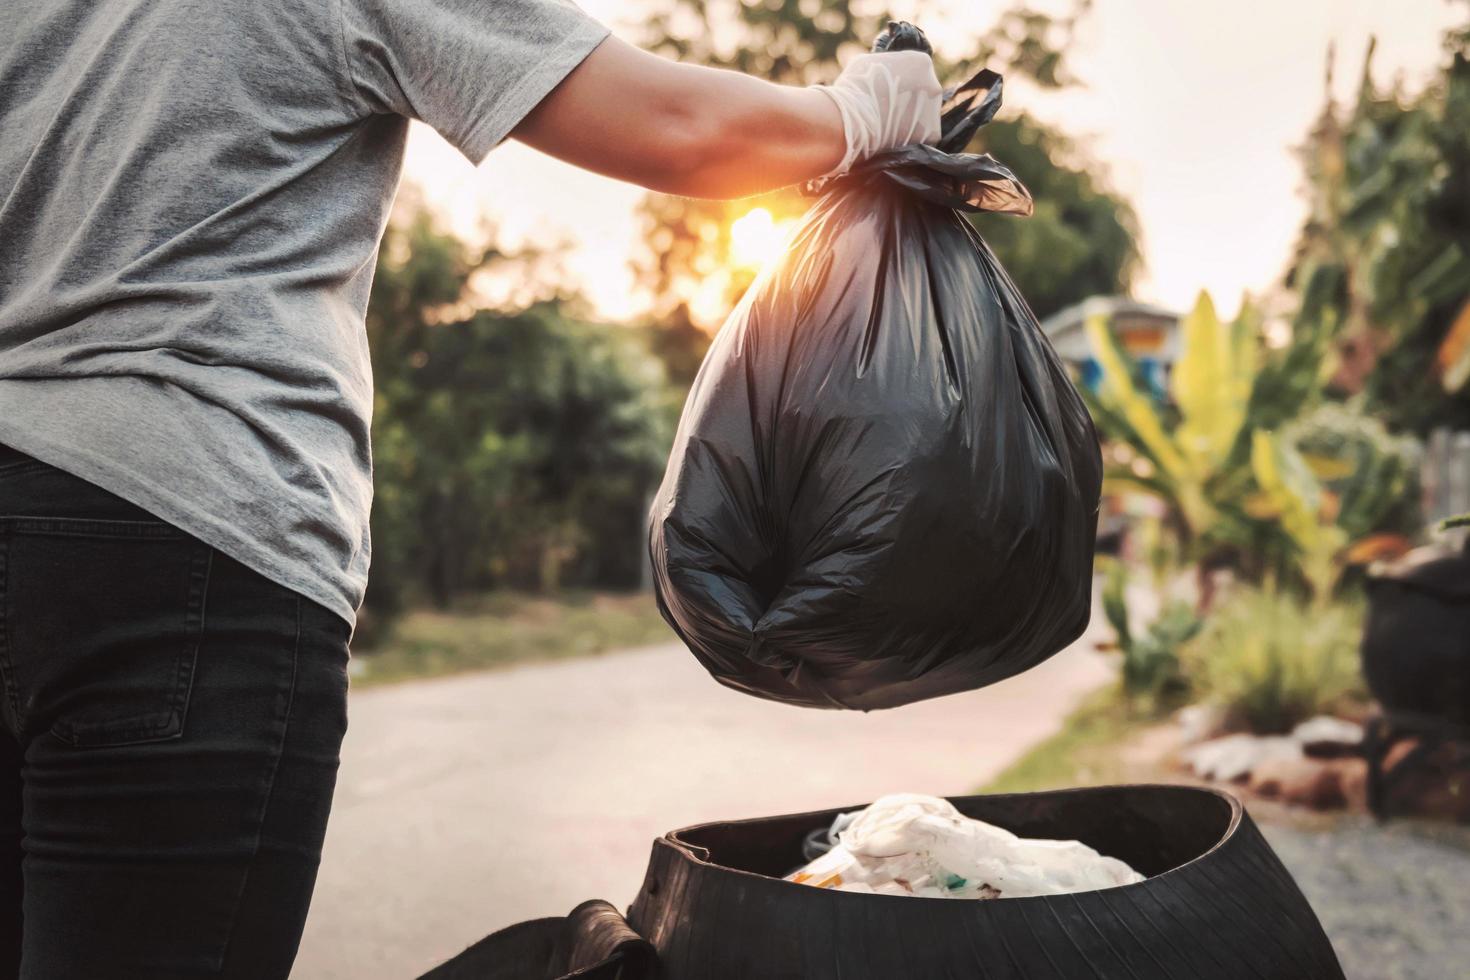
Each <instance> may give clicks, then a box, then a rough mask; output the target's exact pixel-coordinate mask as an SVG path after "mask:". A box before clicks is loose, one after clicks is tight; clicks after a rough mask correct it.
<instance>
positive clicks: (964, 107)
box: [802, 21, 1034, 217]
mask: <svg viewBox="0 0 1470 980" xmlns="http://www.w3.org/2000/svg"><path fill="white" fill-rule="evenodd" d="M873 50H874V51H909V50H916V51H924V52H926V53H930V54H932V53H933V49H932V48H931V47H930V45H929V41H928V39H927V38H926V37H924V33H923V32H922V31H920V30H919V29H918V28H917V27H914V26H913V25H912V24H908V23H905V22H902V21H890V22H889V24H888V28H887V30H885V31H884V32H883V33H882V34H881V35H879V37H878V39H877V40H876V41H875V42H874V43H873ZM1003 89H1004V79H1003V78H1002V77H1001V75H1000V74H999V73H998V72H994V71H991V70H990V69H989V68H985V69H981V70H980V71H979V72H976V73H975V75H974V76H973V77H971V78H970V80H969V81H967V82H965V83H964V84H962V85H960V86H958V87H957V88H954V89H947V90H945V93H944V106H943V108H942V110H941V114H940V136H939V141H938V142H937V143H935V144H934V145H932V146H931V145H929V144H927V143H911V144H909V145H908V146H903V147H899V148H897V149H893V150H886V151H884V152H882V153H878V154H875V155H874V156H872V157H869V158H868V159H867V160H865V161H863V162H862V163H861V164H859V165H857V166H856V167H854V168H852V169H851V170H849V171H848V172H847V173H844V174H840V175H838V176H835V177H823V178H820V179H818V180H814V181H809V182H807V183H806V184H805V185H803V187H802V190H803V192H804V193H806V194H808V195H812V196H816V195H820V194H825V193H826V192H827V191H829V190H835V189H840V188H842V187H845V186H855V185H857V184H865V183H869V182H871V181H874V180H886V181H889V182H891V183H893V184H896V185H898V186H899V187H902V188H903V189H904V190H906V191H908V192H909V193H912V194H915V195H917V196H919V197H921V198H923V199H924V200H926V201H932V202H933V203H935V204H939V205H943V206H944V207H949V208H954V209H955V210H957V211H971V212H980V211H989V212H993V213H996V214H1015V215H1021V216H1022V217H1029V216H1030V215H1031V213H1032V211H1033V209H1034V206H1033V203H1032V200H1031V192H1030V191H1028V190H1027V189H1026V185H1024V184H1022V183H1021V181H1020V179H1019V178H1017V177H1016V175H1015V174H1014V173H1012V172H1011V170H1010V168H1009V167H1007V166H1006V165H1005V164H1003V163H1001V162H1000V161H998V160H996V159H995V158H994V157H992V156H991V155H990V154H988V153H966V152H965V147H967V146H968V145H969V144H970V140H971V139H973V138H974V136H975V133H977V132H978V131H979V130H980V127H981V126H984V125H985V124H986V123H988V122H990V120H991V119H993V118H995V114H996V112H997V111H999V109H1000V104H1001V94H1002V91H1003Z"/></svg>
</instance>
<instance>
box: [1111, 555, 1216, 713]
mask: <svg viewBox="0 0 1470 980" xmlns="http://www.w3.org/2000/svg"><path fill="white" fill-rule="evenodd" d="M1126 587H1127V573H1126V572H1125V571H1124V568H1123V564H1122V563H1121V562H1116V561H1112V562H1108V563H1107V566H1106V572H1105V577H1104V579H1103V592H1102V607H1103V613H1104V615H1106V616H1107V618H1108V623H1109V624H1110V625H1111V626H1112V627H1113V632H1114V633H1115V634H1116V637H1117V639H1116V646H1117V649H1118V652H1119V653H1121V654H1122V663H1121V665H1120V671H1119V678H1120V679H1121V682H1122V685H1123V694H1124V696H1125V697H1126V698H1127V700H1128V701H1129V702H1131V703H1132V704H1133V706H1134V707H1141V708H1144V709H1147V710H1150V711H1153V710H1164V709H1167V708H1170V707H1174V706H1177V704H1178V702H1179V701H1180V700H1181V699H1182V698H1183V697H1184V695H1186V694H1187V693H1188V692H1189V678H1188V677H1187V676H1186V675H1185V672H1184V667H1183V664H1182V663H1181V661H1180V659H1179V649H1180V647H1182V646H1183V645H1184V644H1185V643H1186V642H1187V641H1188V640H1189V639H1190V638H1191V637H1193V636H1194V635H1195V634H1196V633H1198V632H1199V630H1200V626H1201V625H1202V624H1201V622H1200V619H1199V617H1198V616H1196V615H1195V612H1194V608H1193V607H1192V606H1191V605H1190V604H1189V603H1187V602H1180V601H1174V602H1170V603H1168V604H1167V605H1166V606H1164V608H1163V610H1162V611H1161V612H1160V613H1159V615H1158V618H1156V619H1155V620H1154V621H1153V622H1152V623H1151V624H1150V625H1149V626H1148V627H1147V628H1146V629H1144V630H1142V631H1141V632H1136V633H1135V632H1134V631H1133V629H1132V628H1131V626H1130V624H1129V618H1130V617H1129V612H1128V604H1127V601H1126V597H1125V590H1126Z"/></svg>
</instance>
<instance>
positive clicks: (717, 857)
mask: <svg viewBox="0 0 1470 980" xmlns="http://www.w3.org/2000/svg"><path fill="white" fill-rule="evenodd" d="M953 803H954V804H955V806H956V807H958V808H959V809H960V811H961V812H963V813H965V814H967V815H969V816H972V817H977V818H979V819H982V820H987V821H990V822H992V823H995V824H997V825H999V826H1002V827H1005V828H1006V829H1008V830H1011V831H1014V832H1015V833H1018V834H1020V835H1022V836H1026V837H1045V838H1064V839H1073V838H1075V839H1078V840H1081V841H1083V842H1084V843H1086V844H1088V845H1090V846H1092V847H1094V848H1096V849H1097V850H1099V851H1101V852H1102V853H1104V854H1107V855H1111V856H1113V857H1117V858H1121V859H1122V860H1124V861H1126V862H1127V863H1128V864H1130V865H1132V866H1133V867H1134V868H1135V869H1136V870H1138V871H1139V872H1140V873H1142V874H1144V875H1147V876H1148V880H1146V881H1144V882H1141V883H1139V884H1135V885H1125V886H1122V887H1119V888H1109V889H1105V890H1101V891H1092V892H1082V893H1078V894H1073V895H1061V896H1054V897H1042V898H1013V899H1006V898H1001V899H995V900H991V901H965V900H954V899H920V898H898V897H892V896H886V895H865V894H855V893H849V892H838V891H829V890H824V889H818V888H813V887H811V886H808V885H796V884H792V883H790V882H786V881H782V880H780V879H781V877H782V876H784V875H785V874H787V873H789V872H790V871H792V870H793V869H794V868H795V867H797V866H799V865H800V864H801V863H802V860H801V844H802V839H803V838H804V837H805V836H806V835H807V834H808V833H809V832H810V831H812V830H813V829H815V828H817V827H821V826H825V825H827V824H828V823H830V822H831V820H832V818H833V817H834V816H835V815H836V814H837V813H839V812H841V811H838V810H829V811H824V812H820V813H804V814H796V815H792V816H782V817H769V818H764V819H760V820H746V821H740V822H735V823H717V824H704V825H701V826H697V827H689V828H686V829H684V830H677V831H674V832H673V833H670V834H668V835H666V836H665V837H662V838H660V839H659V840H657V841H655V842H654V847H653V856H652V858H651V860H650V862H649V867H648V872H647V876H646V878H645V880H644V883H643V888H642V890H641V891H640V892H639V895H638V897H637V899H636V900H635V901H634V903H633V906H632V908H631V910H630V911H629V915H628V921H629V924H630V925H631V926H632V927H633V929H634V930H635V931H636V932H637V933H638V934H639V935H640V936H642V937H643V938H645V939H647V940H648V941H649V942H651V943H652V944H653V946H654V948H655V949H656V950H657V952H658V961H659V965H658V971H659V972H658V974H657V975H658V976H659V977H660V978H662V980H754V978H761V980H773V978H793V980H795V978H801V980H839V978H840V980H897V978H903V980H911V978H912V980H926V978H972V977H973V978H976V980H980V978H984V980H1023V978H1024V980H1041V978H1045V980H1082V978H1091V980H1113V978H1117V980H1125V978H1126V980H1155V978H1157V980H1180V978H1189V980H1239V978H1259V980H1341V978H1342V976H1343V974H1342V970H1341V968H1340V967H1339V966H1338V963H1337V958H1336V956H1335V955H1334V954H1333V951H1332V946H1331V944H1330V943H1329V942H1328V940H1327V937H1326V935H1325V934H1324V933H1323V932H1322V927H1321V925H1320V924H1319V923H1318V921H1317V918H1316V916H1315V915H1314V914H1313V912H1312V909H1311V907H1310V906H1309V905H1308V904H1307V901H1306V899H1305V898H1304V897H1303V896H1302V894H1301V892H1300V891H1299V890H1298V889H1297V887H1296V883H1295V882H1294V881H1292V878H1291V875H1290V874H1289V873H1288V872H1287V871H1286V869H1285V868H1284V867H1282V865H1281V862H1280V861H1279V860H1278V859H1277V858H1276V855H1275V854H1274V853H1273V852H1272V851H1271V848H1270V846H1269V845H1267V843H1266V841H1265V839H1264V838H1263V837H1262V836H1261V834H1260V832H1259V831H1258V830H1257V829H1256V827H1255V825H1254V824H1253V823H1252V822H1251V819H1250V817H1249V816H1248V815H1247V814H1246V813H1245V811H1244V810H1243V809H1242V808H1241V806H1240V803H1239V802H1238V801H1236V800H1235V799H1234V798H1233V797H1231V796H1229V795H1227V794H1225V793H1219V792H1215V791H1213V790H1208V789H1195V788H1190V787H1181V786H1113V787H1100V788H1096V789H1078V790H1064V791H1058V792H1050V793H1026V794H1015V795H1003V796H974V797H963V798H958V799H955V800H953ZM844 809H856V807H848V808H844Z"/></svg>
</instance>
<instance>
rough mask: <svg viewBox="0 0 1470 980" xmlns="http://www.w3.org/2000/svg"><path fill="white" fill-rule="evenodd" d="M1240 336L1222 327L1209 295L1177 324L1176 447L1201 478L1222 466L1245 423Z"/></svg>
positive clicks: (1246, 386)
mask: <svg viewBox="0 0 1470 980" xmlns="http://www.w3.org/2000/svg"><path fill="white" fill-rule="evenodd" d="M1244 330H1245V327H1244V326H1243V325H1241V326H1240V327H1239V328H1237V327H1235V326H1229V325H1226V324H1224V323H1221V322H1220V317H1219V315H1218V314H1217V313H1216V312H1215V304H1214V303H1213V302H1212V301H1211V299H1210V294H1209V293H1207V292H1201V293H1200V294H1199V299H1198V300H1197V301H1196V303H1195V305H1194V309H1193V310H1191V311H1190V312H1189V313H1188V314H1187V315H1186V316H1185V317H1184V320H1183V322H1182V323H1181V324H1180V351H1179V360H1178V361H1177V362H1175V364H1174V369H1173V373H1172V374H1171V376H1170V390H1171V392H1172V394H1173V396H1174V403H1175V404H1176V405H1178V406H1179V416H1180V421H1179V429H1178V433H1177V440H1176V441H1177V443H1178V445H1179V448H1180V450H1181V452H1182V453H1183V455H1184V457H1185V459H1186V460H1187V462H1188V464H1189V467H1190V470H1191V472H1193V473H1194V474H1196V475H1197V476H1200V477H1203V476H1205V475H1208V474H1210V473H1212V472H1214V471H1215V470H1217V469H1218V468H1219V466H1220V464H1221V463H1223V462H1224V461H1225V458H1226V457H1227V456H1228V455H1229V454H1230V449H1231V447H1232V446H1234V445H1235V439H1236V437H1237V436H1238V435H1239V434H1240V427H1241V426H1242V425H1243V424H1244V423H1245V416H1246V406H1247V404H1248V402H1249V401H1250V382H1251V377H1250V373H1251V372H1248V371H1246V370H1245V368H1246V365H1242V364H1238V363H1237V361H1238V359H1239V358H1240V357H1242V356H1243V350H1242V348H1243V347H1244V346H1245V345H1244V344H1243V343H1241V342H1239V340H1238V337H1239V335H1240V334H1241V333H1243V332H1244ZM1253 367H1254V365H1253V364H1252V365H1250V368H1251V369H1253Z"/></svg>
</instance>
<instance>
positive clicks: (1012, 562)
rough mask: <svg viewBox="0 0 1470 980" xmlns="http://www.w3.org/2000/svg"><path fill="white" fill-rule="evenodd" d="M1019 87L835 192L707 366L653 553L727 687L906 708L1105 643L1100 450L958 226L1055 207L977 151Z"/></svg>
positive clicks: (657, 511)
mask: <svg viewBox="0 0 1470 980" xmlns="http://www.w3.org/2000/svg"><path fill="white" fill-rule="evenodd" d="M1000 93H1001V80H1000V77H999V76H998V75H996V74H995V73H994V72H989V71H984V72H981V73H980V74H979V75H978V76H976V77H975V78H974V79H972V80H971V81H970V82H969V83H967V84H966V85H964V86H962V87H961V88H960V89H959V90H958V91H957V92H956V93H954V94H953V96H952V97H951V99H950V104H949V107H948V108H947V110H946V111H945V113H944V117H943V122H944V126H943V132H944V136H943V138H942V139H941V141H940V143H939V145H937V146H913V147H907V148H904V149H902V150H898V151H892V152H889V153H886V154H883V155H881V156H879V157H875V158H873V159H871V160H869V161H867V162H866V163H865V164H863V165H862V166H861V167H859V168H858V169H857V170H855V171H854V172H852V173H851V174H848V175H845V176H843V177H840V178H837V179H835V180H832V181H829V182H827V183H826V184H825V185H824V186H821V187H818V188H815V189H814V191H815V193H817V194H818V197H817V200H816V202H815V204H814V205H813V206H812V208H811V210H810V211H809V212H808V213H807V214H806V216H805V218H804V219H803V220H802V221H801V223H800V225H799V227H798V229H797V230H796V231H795V233H794V235H793V237H792V238H791V240H790V242H789V245H788V248H787V251H786V253H785V254H784V256H783V257H782V258H781V259H780V261H779V262H777V263H776V264H774V265H773V266H771V267H768V268H766V269H765V270H763V272H762V273H761V275H760V276H759V278H758V279H757V280H756V282H755V283H754V284H753V285H752V286H751V287H750V289H749V291H748V292H747V293H746V294H745V296H744V297H743V298H742V300H741V301H740V303H739V305H738V306H737V308H736V309H735V310H734V312H733V313H731V315H730V317H729V319H728V320H727V321H726V323H725V324H724V326H723V327H722V328H721V330H720V332H719V334H718V335H717V336H716V338H715V340H714V343H713V345H712V347H711V348H710V351H709V353H708V355H707V356H706V358H705V361H704V364H703V366H702V368H701V370H700V372H699V376H698V378H697V379H696V380H695V382H694V387H693V389H692V390H691V392H690V394H689V400H688V402H687V403H686V405H685V407H684V414H683V417H682V419H681V421H680V425H679V430H678V435H677V436H676V438H675V442H674V447H673V451H672V454H671V456H670V459H669V464H668V471H667V473H666V475H665V477H664V481H663V485H662V486H661V488H660V490H659V492H658V495H657V497H656V498H655V500H654V503H653V507H652V510H651V513H650V526H649V547H650V556H651V559H652V564H653V570H654V580H655V585H656V589H657V594H658V600H659V606H660V609H661V610H662V611H663V613H664V616H665V618H666V619H667V620H668V621H669V623H670V624H671V625H672V626H673V628H674V629H675V630H676V631H677V632H678V634H679V636H680V637H681V638H682V639H683V640H684V642H685V643H686V644H687V645H688V647H689V649H690V650H691V651H693V652H694V654H695V656H697V657H698V658H699V660H700V662H701V663H702V664H703V665H704V666H705V667H706V668H707V669H708V670H709V672H710V673H711V674H712V675H713V676H714V677H715V678H716V679H717V680H718V681H719V682H720V683H722V684H725V685H727V686H729V687H732V688H735V689H737V690H741V691H745V692H747V693H750V694H754V695H757V696H759V697H763V698H770V699H773V700H777V701H784V702H788V703H791V704H799V705H808V706H813V707H824V708H857V709H863V710H867V709H871V708H888V707H894V706H897V705H901V704H906V703H908V702H912V701H917V700H920V699H923V698H931V697H937V696H940V695H944V694H951V693H955V692H958V691H964V690H969V689H973V688H977V687H982V686H984V685H987V684H992V683H994V682H996V681H999V680H1002V679H1003V678H1006V677H1009V676H1011V675H1013V674H1016V673H1019V672H1020V671H1023V670H1026V669H1028V668H1030V667H1034V666H1035V665H1036V664H1038V663H1040V662H1041V661H1043V660H1045V659H1046V658H1047V657H1049V656H1051V655H1052V654H1053V653H1055V652H1057V651H1058V650H1060V649H1061V648H1062V647H1064V646H1065V645H1066V644H1068V643H1069V642H1071V641H1072V640H1073V639H1075V638H1076V637H1077V636H1078V635H1079V634H1080V633H1081V632H1082V630H1083V628H1084V627H1085V626H1086V624H1087V621H1088V616H1089V611H1090V602H1089V599H1090V593H1091V578H1092V553H1093V542H1094V537H1095V534H1096V521H1097V506H1098V494H1099V488H1100V482H1101V460H1100V457H1099V451H1098V442H1097V436H1096V433H1095V431H1094V429H1093V426H1092V421H1091V419H1090V418H1089V417H1088V414H1087V411H1086V409H1085V408H1084V407H1083V404H1082V402H1081V400H1080V398H1079V397H1078V395H1077V392H1076V391H1075V390H1074V389H1073V387H1072V384H1071V382H1070V380H1069V379H1068V377H1067V375H1066V373H1065V369H1064V368H1063V366H1062V364H1061V362H1060V361H1059V360H1058V359H1057V357H1056V354H1055V353H1054V352H1053V351H1052V349H1051V347H1050V345H1049V344H1048V342H1047V340H1046V339H1045V337H1044V336H1043V334H1042V332H1041V329H1040V327H1039V326H1038V324H1037V322H1036V318H1035V316H1034V315H1033V314H1032V313H1031V311H1030V309H1029V308H1028V307H1027V305H1026V302H1025V300H1023V299H1022V298H1021V296H1020V295H1019V294H1018V292H1017V291H1016V288H1015V286H1014V285H1013V284H1012V282H1011V280H1010V279H1009V278H1008V277H1007V275H1006V273H1005V271H1004V270H1003V269H1002V268H1001V267H1000V264H999V262H997V260H996V258H995V256H994V254H992V253H991V251H990V249H989V248H988V247H987V246H986V245H985V243H984V242H983V241H982V240H981V238H980V236H979V234H978V233H976V231H975V230H974V228H973V227H972V226H971V224H970V223H969V222H968V221H966V220H965V219H964V218H963V216H962V215H960V214H958V213H957V211H956V209H961V210H969V211H982V210H985V211H1006V212H1011V213H1019V214H1029V213H1030V209H1031V199H1030V195H1029V194H1028V193H1027V192H1026V189H1025V188H1024V187H1022V186H1021V184H1020V182H1019V181H1017V180H1016V178H1015V177H1014V176H1013V175H1012V174H1011V173H1010V171H1008V170H1007V169H1006V168H1005V167H1004V166H1002V165H1001V164H999V163H997V162H996V161H995V160H993V159H991V158H990V157H989V156H987V155H978V154H969V153H964V152H962V151H963V149H964V147H965V146H966V145H967V144H968V143H969V141H970V137H971V136H972V135H973V134H974V132H975V131H976V129H977V128H978V127H979V126H981V125H983V124H984V123H985V122H987V121H988V120H989V119H990V118H991V116H993V115H994V113H995V110H996V108H997V107H998V106H999V104H1000ZM975 723H976V724H977V725H984V724H985V719H983V718H977V719H975Z"/></svg>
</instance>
